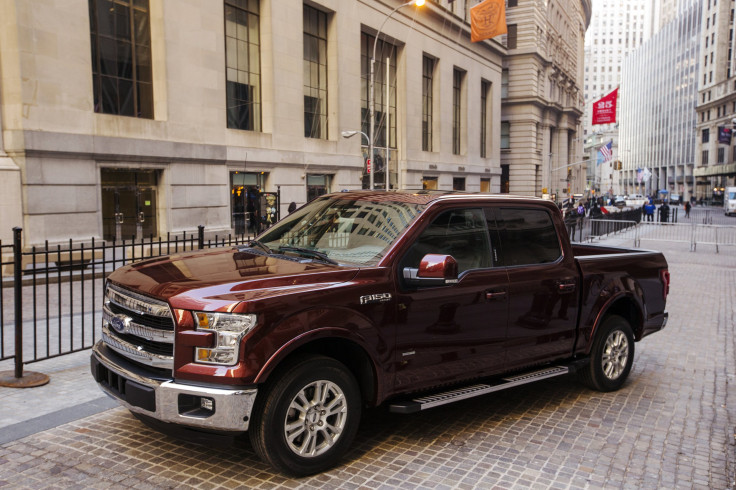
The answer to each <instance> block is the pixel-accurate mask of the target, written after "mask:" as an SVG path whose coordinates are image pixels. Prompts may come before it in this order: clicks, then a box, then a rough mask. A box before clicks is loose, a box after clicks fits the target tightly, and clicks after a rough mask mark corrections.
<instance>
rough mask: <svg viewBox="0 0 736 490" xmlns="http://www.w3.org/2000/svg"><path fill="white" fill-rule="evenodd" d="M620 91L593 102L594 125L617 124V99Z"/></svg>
mask: <svg viewBox="0 0 736 490" xmlns="http://www.w3.org/2000/svg"><path fill="white" fill-rule="evenodd" d="M617 97H618V89H616V90H614V91H613V92H611V93H610V94H608V95H606V96H605V97H603V98H602V99H600V100H597V101H595V102H593V124H609V123H615V122H616V99H617Z"/></svg>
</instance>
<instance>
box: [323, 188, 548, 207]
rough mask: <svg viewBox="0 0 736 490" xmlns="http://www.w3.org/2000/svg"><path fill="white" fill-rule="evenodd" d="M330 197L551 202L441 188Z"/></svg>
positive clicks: (370, 192) (366, 191) (346, 193)
mask: <svg viewBox="0 0 736 490" xmlns="http://www.w3.org/2000/svg"><path fill="white" fill-rule="evenodd" d="M328 196H330V197H339V198H343V199H355V200H368V201H393V202H412V203H416V204H429V203H431V202H434V201H445V200H455V199H463V200H465V199H468V198H471V199H482V200H484V201H486V200H489V201H498V202H501V201H505V202H509V201H518V200H523V201H538V202H544V203H551V201H548V200H546V199H540V198H538V197H529V196H516V195H513V194H490V193H486V192H467V191H442V190H391V191H385V190H373V191H370V190H360V191H343V192H338V193H332V194H328Z"/></svg>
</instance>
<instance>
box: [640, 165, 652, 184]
mask: <svg viewBox="0 0 736 490" xmlns="http://www.w3.org/2000/svg"><path fill="white" fill-rule="evenodd" d="M651 176H652V172H650V171H649V169H648V168H646V167H644V170H642V172H641V178H642V180H644V182H646V181H647V180H649V177H651Z"/></svg>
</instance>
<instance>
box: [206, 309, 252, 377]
mask: <svg viewBox="0 0 736 490" xmlns="http://www.w3.org/2000/svg"><path fill="white" fill-rule="evenodd" d="M194 319H195V321H196V323H197V330H204V331H211V332H214V333H215V346H214V347H211V348H203V347H197V348H196V351H195V353H194V361H195V362H199V363H203V364H223V365H226V366H232V365H234V364H236V363H237V362H238V352H239V349H240V340H241V339H242V338H243V336H244V335H245V334H247V333H248V332H250V331H251V330H252V329H253V327H255V326H256V315H241V314H234V313H206V312H201V311H196V312H194Z"/></svg>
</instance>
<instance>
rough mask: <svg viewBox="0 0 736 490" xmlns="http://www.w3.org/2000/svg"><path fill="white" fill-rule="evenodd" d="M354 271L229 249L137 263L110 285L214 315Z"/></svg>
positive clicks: (121, 270)
mask: <svg viewBox="0 0 736 490" xmlns="http://www.w3.org/2000/svg"><path fill="white" fill-rule="evenodd" d="M358 271H359V268H358V267H350V266H337V265H330V264H325V263H322V262H318V261H313V260H311V259H294V258H284V257H283V256H280V255H265V254H262V253H260V252H255V253H254V252H252V251H250V250H248V251H239V250H238V249H237V248H230V249H208V250H198V251H194V252H185V253H178V254H173V255H168V256H164V257H157V258H153V259H148V260H144V261H141V262H136V263H135V264H131V265H127V266H124V267H121V268H119V269H117V270H116V271H115V272H113V273H112V274H111V275H110V277H109V280H110V281H111V282H114V283H116V284H119V285H121V286H124V287H127V288H130V289H133V290H136V291H138V292H141V293H144V294H148V295H151V296H154V297H156V298H159V299H163V300H166V301H168V302H169V303H170V304H171V306H172V307H173V308H182V309H193V310H207V311H216V310H231V309H232V308H233V307H234V303H238V302H241V301H253V300H257V299H262V298H265V297H269V298H270V297H274V296H280V295H284V294H294V293H297V292H298V293H301V292H304V291H309V290H315V289H319V290H321V289H325V288H329V287H334V286H336V285H337V284H340V283H343V282H345V281H349V280H350V279H352V278H353V277H355V275H356V274H357V273H358Z"/></svg>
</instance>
